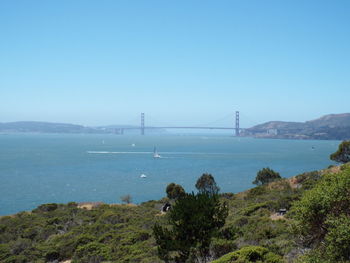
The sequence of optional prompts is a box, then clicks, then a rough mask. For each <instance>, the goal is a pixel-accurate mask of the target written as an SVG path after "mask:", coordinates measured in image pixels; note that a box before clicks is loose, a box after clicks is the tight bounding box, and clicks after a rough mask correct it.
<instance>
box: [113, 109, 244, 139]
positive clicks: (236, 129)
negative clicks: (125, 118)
mask: <svg viewBox="0 0 350 263" xmlns="http://www.w3.org/2000/svg"><path fill="white" fill-rule="evenodd" d="M233 120H234V121H233V124H234V125H232V127H225V126H210V125H205V126H171V125H168V126H166V125H165V126H147V125H146V122H145V113H141V119H140V126H135V127H128V126H125V127H118V128H115V133H116V134H124V131H125V130H135V129H137V130H140V133H141V135H145V132H146V130H150V129H192V130H193V129H200V130H232V132H233V135H235V136H239V135H240V133H241V132H242V130H244V128H241V127H240V126H239V111H236V112H235V114H234V115H233Z"/></svg>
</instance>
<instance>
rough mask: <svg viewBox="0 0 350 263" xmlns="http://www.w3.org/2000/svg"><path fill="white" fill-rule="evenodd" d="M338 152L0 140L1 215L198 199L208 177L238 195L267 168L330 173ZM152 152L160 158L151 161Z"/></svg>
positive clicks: (316, 147)
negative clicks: (178, 193) (172, 187)
mask: <svg viewBox="0 0 350 263" xmlns="http://www.w3.org/2000/svg"><path fill="white" fill-rule="evenodd" d="M338 144H339V141H315V140H276V139H254V138H237V137H232V136H229V135H212V134H211V135H151V136H148V135H146V136H138V135H133V136H131V135H122V136H118V135H82V134H76V135H72V134H2V135H0V182H1V184H0V215H8V214H13V213H17V212H20V211H24V210H32V209H34V208H35V207H37V206H38V205H40V204H43V203H52V202H55V203H67V202H71V201H74V202H89V201H102V202H106V203H120V197H121V196H122V195H126V194H130V195H131V196H132V200H133V202H134V203H140V202H144V201H148V200H152V199H160V198H162V197H164V196H165V195H166V194H165V188H166V186H167V185H168V184H169V183H171V182H175V183H177V184H181V185H182V186H183V187H184V188H185V190H186V191H195V187H194V185H195V183H196V180H197V179H198V177H200V176H201V175H202V174H203V173H211V174H212V175H213V176H214V177H215V180H216V181H217V184H218V185H219V186H220V188H221V192H234V193H236V192H240V191H244V190H246V189H249V188H251V187H253V185H252V183H251V182H252V181H253V180H254V178H255V176H256V173H257V171H258V170H260V169H261V168H263V167H270V168H272V169H274V170H275V171H278V172H279V173H280V174H281V176H282V177H290V176H293V175H297V174H299V173H302V172H306V171H312V170H316V169H323V168H326V167H327V166H329V165H330V164H334V163H333V162H332V161H330V160H329V154H330V153H332V152H334V151H335V150H336V149H337V147H338ZM154 147H156V148H157V151H158V153H159V154H160V155H161V158H153V149H154ZM141 175H145V176H146V177H145V178H142V177H141ZM143 177H144V176H143Z"/></svg>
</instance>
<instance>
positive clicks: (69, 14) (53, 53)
mask: <svg viewBox="0 0 350 263" xmlns="http://www.w3.org/2000/svg"><path fill="white" fill-rule="evenodd" d="M349 13H350V2H349V1H346V0H338V1H326V0H319V1H316V0H310V1H302V0H296V1H277V0H266V1H259V0H253V1H231V0H223V1H199V0H196V1H195V0H187V1H185V0H182V1H154V0H150V1H111V0H105V1H87V0H84V1H83V0H76V1H68V0H62V1H43V0H36V1H24V0H21V1H20V0H14V1H1V2H0V32H1V33H0V34H1V41H0V58H1V59H0V91H1V93H0V122H12V121H48V122H61V123H62V122H64V123H76V124H82V125H87V126H98V125H109V124H111V125H113V124H133V125H135V124H138V123H139V118H140V113H141V112H144V113H145V114H146V122H147V123H150V124H153V125H164V124H165V125H168V124H171V125H188V124H191V125H196V124H207V123H211V122H215V121H217V122H216V124H218V125H229V124H232V125H233V123H234V112H235V111H236V110H238V111H240V113H241V126H242V127H250V126H253V125H255V124H258V123H263V122H266V121H273V120H284V121H307V120H311V119H316V118H319V117H321V116H322V115H325V114H331V113H345V112H350V108H349V97H350V17H349V15H348V14H349ZM231 115H232V118H231V119H230V116H231ZM220 121H221V123H220Z"/></svg>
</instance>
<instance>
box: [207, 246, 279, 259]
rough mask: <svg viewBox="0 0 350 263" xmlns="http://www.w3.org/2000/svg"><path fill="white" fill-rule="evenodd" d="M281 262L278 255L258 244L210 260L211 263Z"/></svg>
mask: <svg viewBox="0 0 350 263" xmlns="http://www.w3.org/2000/svg"><path fill="white" fill-rule="evenodd" d="M251 262H260V263H283V260H282V258H281V257H280V256H278V255H276V254H274V253H271V252H269V250H268V249H266V248H264V247H259V246H248V247H243V248H241V249H240V250H237V251H235V252H231V253H229V254H226V255H224V256H223V257H221V258H219V259H217V260H214V261H212V263H251Z"/></svg>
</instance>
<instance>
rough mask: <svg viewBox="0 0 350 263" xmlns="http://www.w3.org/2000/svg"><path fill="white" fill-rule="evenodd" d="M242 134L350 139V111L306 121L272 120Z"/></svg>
mask: <svg viewBox="0 0 350 263" xmlns="http://www.w3.org/2000/svg"><path fill="white" fill-rule="evenodd" d="M241 135H242V136H254V137H259V138H283V139H322V140H346V139H350V113H343V114H329V115H325V116H323V117H321V118H319V119H316V120H311V121H306V122H285V121H270V122H266V123H263V124H259V125H256V126H254V127H251V128H249V129H246V130H245V131H242V134H241Z"/></svg>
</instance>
